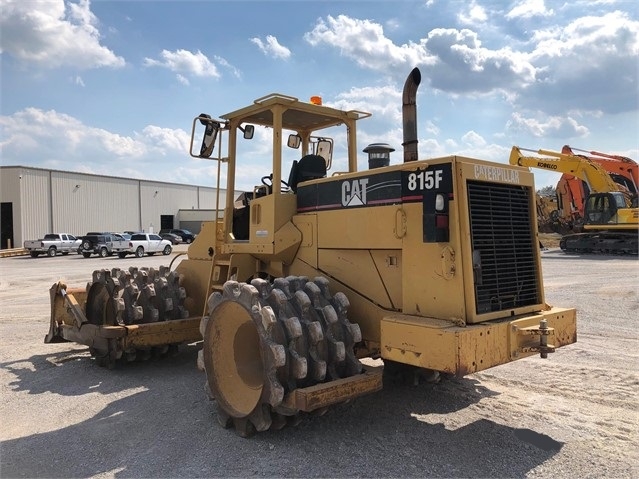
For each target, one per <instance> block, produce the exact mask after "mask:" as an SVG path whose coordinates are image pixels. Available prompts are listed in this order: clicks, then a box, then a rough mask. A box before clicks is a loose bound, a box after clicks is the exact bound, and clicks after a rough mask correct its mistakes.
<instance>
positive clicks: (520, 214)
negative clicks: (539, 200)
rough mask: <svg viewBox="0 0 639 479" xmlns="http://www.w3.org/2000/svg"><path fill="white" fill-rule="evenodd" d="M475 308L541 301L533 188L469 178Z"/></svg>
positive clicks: (491, 308)
mask: <svg viewBox="0 0 639 479" xmlns="http://www.w3.org/2000/svg"><path fill="white" fill-rule="evenodd" d="M467 188H468V201H469V209H470V211H469V214H470V234H471V244H472V251H473V271H474V282H475V308H476V313H477V314H481V313H489V312H492V311H501V310H506V309H512V308H518V307H522V306H528V305H534V304H539V303H541V294H540V291H539V282H538V281H537V277H538V274H539V272H538V264H537V261H536V259H535V258H536V256H535V252H534V251H533V248H537V243H536V240H534V239H533V225H532V224H531V223H532V220H533V216H532V215H531V211H530V206H529V205H530V204H532V203H531V200H530V195H531V193H532V190H531V189H530V188H524V187H521V186H511V185H503V184H495V183H483V182H476V181H468V183H467Z"/></svg>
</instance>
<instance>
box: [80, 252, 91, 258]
mask: <svg viewBox="0 0 639 479" xmlns="http://www.w3.org/2000/svg"><path fill="white" fill-rule="evenodd" d="M82 256H84V257H85V258H90V257H91V253H82Z"/></svg>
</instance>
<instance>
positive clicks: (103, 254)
mask: <svg viewBox="0 0 639 479" xmlns="http://www.w3.org/2000/svg"><path fill="white" fill-rule="evenodd" d="M99 255H100V258H106V257H107V256H109V251H108V250H107V249H106V248H100V252H99Z"/></svg>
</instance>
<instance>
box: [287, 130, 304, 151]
mask: <svg viewBox="0 0 639 479" xmlns="http://www.w3.org/2000/svg"><path fill="white" fill-rule="evenodd" d="M301 144H302V137H301V136H299V135H293V134H291V135H288V141H287V142H286V146H288V147H289V148H294V149H296V150H297V149H298V148H299V147H300V145H301Z"/></svg>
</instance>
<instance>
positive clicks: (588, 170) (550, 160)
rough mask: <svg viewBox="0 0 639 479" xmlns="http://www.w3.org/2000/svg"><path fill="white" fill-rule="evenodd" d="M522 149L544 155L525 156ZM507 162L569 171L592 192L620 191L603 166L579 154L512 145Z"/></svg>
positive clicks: (557, 171)
mask: <svg viewBox="0 0 639 479" xmlns="http://www.w3.org/2000/svg"><path fill="white" fill-rule="evenodd" d="M523 151H529V152H533V153H537V154H538V155H545V156H525V155H524V154H523V153H522V152H523ZM509 162H510V164H511V165H519V166H527V167H529V168H540V169H542V170H549V171H554V172H556V173H569V174H571V175H574V176H576V177H577V178H581V179H582V180H584V181H585V182H586V183H588V186H589V187H590V190H591V191H592V192H594V193H609V192H613V191H622V190H621V188H620V187H619V185H618V184H617V183H615V182H614V181H613V180H612V178H611V177H610V175H609V174H608V172H607V171H606V170H605V169H604V168H603V167H601V166H600V165H598V164H597V163H595V162H593V161H591V160H589V159H586V158H582V157H579V156H574V155H566V154H563V153H558V152H555V151H549V150H530V149H527V148H520V147H518V146H513V148H512V150H511V152H510V158H509Z"/></svg>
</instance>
